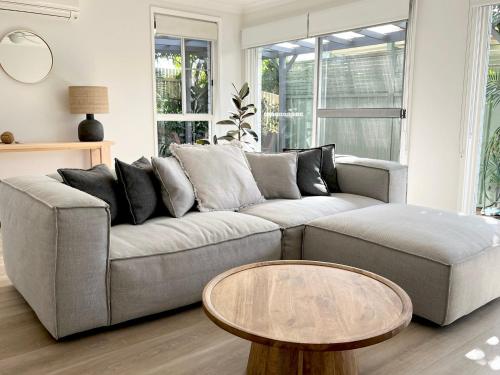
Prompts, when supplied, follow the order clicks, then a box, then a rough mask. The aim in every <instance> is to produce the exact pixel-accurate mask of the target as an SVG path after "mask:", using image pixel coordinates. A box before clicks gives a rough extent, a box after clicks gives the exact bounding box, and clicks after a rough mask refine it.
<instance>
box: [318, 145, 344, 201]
mask: <svg viewBox="0 0 500 375" xmlns="http://www.w3.org/2000/svg"><path fill="white" fill-rule="evenodd" d="M321 151H322V152H323V159H322V163H321V176H322V177H323V180H325V182H326V186H328V190H329V191H330V193H340V188H339V184H338V180H337V169H336V168H335V144H330V145H324V146H321Z"/></svg>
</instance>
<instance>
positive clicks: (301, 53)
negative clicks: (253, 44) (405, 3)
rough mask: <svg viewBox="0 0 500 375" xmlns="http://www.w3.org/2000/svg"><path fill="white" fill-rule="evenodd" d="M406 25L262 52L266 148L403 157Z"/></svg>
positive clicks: (336, 35)
mask: <svg viewBox="0 0 500 375" xmlns="http://www.w3.org/2000/svg"><path fill="white" fill-rule="evenodd" d="M405 39H406V22H394V23H390V24H386V25H379V26H374V27H368V28H363V29H358V30H351V31H346V32H339V33H334V34H330V35H324V36H322V37H318V38H308V39H302V40H297V41H292V42H286V43H278V44H274V45H270V46H266V47H262V48H261V49H260V53H261V82H262V83H261V86H262V87H261V100H262V103H261V105H262V112H261V113H262V119H261V129H262V149H263V150H264V151H278V150H281V149H282V148H285V147H290V148H296V147H298V148H302V147H309V146H312V145H315V144H328V143H335V144H336V145H337V153H340V154H351V155H356V156H361V157H370V158H377V159H385V160H399V153H400V140H401V118H402V117H404V114H405V113H404V111H403V109H402V102H403V78H404V67H405V44H406V43H405Z"/></svg>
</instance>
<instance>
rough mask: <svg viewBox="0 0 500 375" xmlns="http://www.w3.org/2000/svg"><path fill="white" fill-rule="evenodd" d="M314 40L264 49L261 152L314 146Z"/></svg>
mask: <svg viewBox="0 0 500 375" xmlns="http://www.w3.org/2000/svg"><path fill="white" fill-rule="evenodd" d="M315 63H316V59H315V55H314V39H313V40H312V41H311V40H307V39H305V40H299V41H296V42H293V43H279V44H275V45H272V46H268V47H264V48H263V49H262V67H261V69H262V78H261V82H262V92H261V113H262V116H261V117H262V118H261V129H262V143H261V149H262V151H268V152H271V151H274V152H275V151H280V150H282V149H283V148H306V147H310V146H311V145H312V128H313V96H314V65H315Z"/></svg>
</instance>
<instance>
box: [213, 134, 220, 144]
mask: <svg viewBox="0 0 500 375" xmlns="http://www.w3.org/2000/svg"><path fill="white" fill-rule="evenodd" d="M218 143H219V142H217V136H216V135H214V145H216V144H218Z"/></svg>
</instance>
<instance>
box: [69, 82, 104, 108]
mask: <svg viewBox="0 0 500 375" xmlns="http://www.w3.org/2000/svg"><path fill="white" fill-rule="evenodd" d="M69 110H70V112H71V113H75V114H77V113H92V114H95V113H108V112H109V103H108V88H107V87H103V86H70V87H69Z"/></svg>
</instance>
